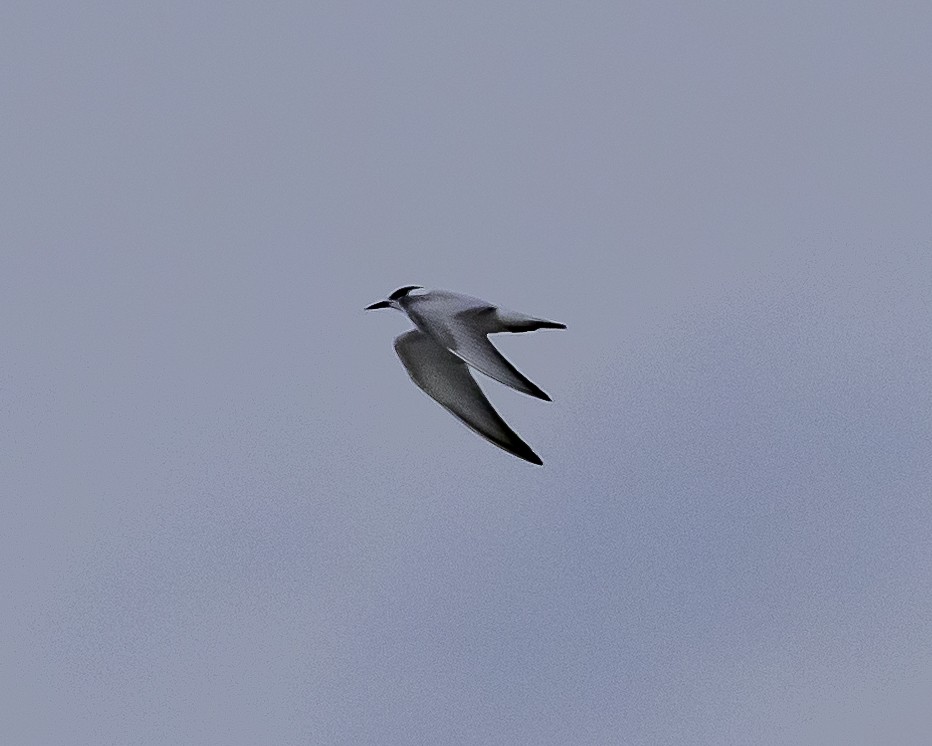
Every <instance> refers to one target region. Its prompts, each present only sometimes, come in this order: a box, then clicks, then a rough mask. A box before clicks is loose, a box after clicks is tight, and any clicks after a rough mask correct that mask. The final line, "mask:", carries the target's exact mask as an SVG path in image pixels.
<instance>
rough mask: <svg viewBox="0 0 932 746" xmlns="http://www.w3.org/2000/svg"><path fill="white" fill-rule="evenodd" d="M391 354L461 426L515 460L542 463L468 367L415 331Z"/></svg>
mask: <svg viewBox="0 0 932 746" xmlns="http://www.w3.org/2000/svg"><path fill="white" fill-rule="evenodd" d="M395 352H397V353H398V357H399V358H401V362H402V364H403V365H404V366H405V370H407V371H408V375H409V376H411V380H412V381H414V383H416V384H417V385H418V387H420V389H421V390H422V391H424V393H426V394H427V395H428V396H430V397H431V398H432V399H434V401H436V402H437V403H439V404H440V405H441V406H442V407H443V408H444V409H446V410H447V411H448V412H449V413H450V414H452V415H454V416H455V417H457V418H458V419H459V420H460V421H461V422H463V424H465V425H466V426H467V427H469V428H470V429H471V430H473V431H474V432H476V433H478V434H479V435H481V436H482V437H483V438H486V439H487V440H489V441H490V442H492V443H494V444H495V445H497V446H498V447H499V448H502V449H504V450H506V451H508V452H509V453H511V454H513V455H515V456H517V457H518V458H522V459H524V460H525V461H530V462H531V463H532V464H538V465H540V464H543V461H541V460H540V457H539V456H538V455H537V454H536V453H534V451H532V450H531V447H530V446H529V445H528V444H527V443H525V442H524V441H523V440H521V438H520V437H518V434H517V433H516V432H515V431H514V430H512V429H511V428H510V427H508V425H507V424H506V423H505V421H504V420H503V419H502V418H501V416H500V415H499V414H498V412H496V411H495V409H494V408H493V407H492V405H491V404H490V403H489V400H488V399H486V397H485V394H483V393H482V389H480V388H479V384H477V383H476V381H475V380H474V379H473V377H472V376H471V375H470V374H469V368H467V367H466V364H465V363H464V362H463V361H462V360H460V359H459V358H458V357H457V356H456V355H454V354H452V353H451V352H449V351H447V350H446V349H445V348H444V347H442V346H441V345H439V344H437V343H436V342H435V341H434V340H433V339H432V338H431V337H430V336H429V335H427V334H424V333H423V332H420V331H418V330H412V331H410V332H407V333H406V334H402V335H401V336H400V337H398V338H397V339H396V340H395Z"/></svg>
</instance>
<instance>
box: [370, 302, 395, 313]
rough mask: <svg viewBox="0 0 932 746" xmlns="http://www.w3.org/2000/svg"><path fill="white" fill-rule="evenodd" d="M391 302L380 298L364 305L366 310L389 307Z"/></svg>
mask: <svg viewBox="0 0 932 746" xmlns="http://www.w3.org/2000/svg"><path fill="white" fill-rule="evenodd" d="M391 305H392V304H391V303H389V302H388V301H387V300H380V301H379V302H378V303H373V304H372V305H371V306H366V310H367V311H374V310H375V309H376V308H391Z"/></svg>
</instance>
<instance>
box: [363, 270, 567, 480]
mask: <svg viewBox="0 0 932 746" xmlns="http://www.w3.org/2000/svg"><path fill="white" fill-rule="evenodd" d="M376 308H394V309H396V310H398V311H403V312H404V313H406V314H407V315H408V318H409V319H411V321H412V322H413V323H414V326H415V327H416V328H415V329H412V330H411V331H409V332H406V333H405V334H402V335H401V336H400V337H397V338H396V339H395V352H396V353H397V354H398V357H399V358H401V363H402V365H404V367H405V370H407V371H408V375H409V376H411V380H412V381H414V383H415V384H417V386H418V387H420V388H421V390H422V391H424V392H425V393H426V394H427V395H428V396H430V397H431V398H432V399H434V400H435V401H436V402H438V403H439V404H440V405H441V406H442V407H443V408H444V409H446V410H447V411H448V412H449V413H450V414H452V415H453V416H455V417H457V418H458V419H459V420H460V421H462V422H463V423H464V424H465V425H466V426H467V427H469V428H470V429H472V430H473V431H474V432H476V433H478V434H479V435H481V436H482V437H483V438H485V439H487V440H488V441H490V442H491V443H494V444H495V445H497V446H498V447H499V448H502V449H504V450H506V451H508V452H509V453H511V454H513V455H515V456H517V457H518V458H522V459H524V460H525V461H530V462H531V463H532V464H539V465H540V464H543V461H541V460H540V457H539V456H538V455H537V454H536V453H534V451H532V450H531V447H530V446H529V445H528V444H527V443H525V442H524V441H523V440H521V438H520V437H518V434H517V433H516V432H515V431H514V430H512V429H511V428H510V427H508V425H507V424H506V423H505V421H504V420H503V419H502V418H501V416H500V415H499V414H498V412H496V411H495V409H494V407H492V405H491V404H490V403H489V400H488V399H487V398H486V396H485V394H483V393H482V389H480V388H479V384H477V383H476V381H475V379H474V378H473V377H472V374H471V373H470V372H469V368H470V367H472V368H475V369H476V370H478V371H479V372H480V373H484V374H485V375H487V376H489V378H494V379H495V380H496V381H499V382H500V383H504V384H505V385H506V386H511V388H513V389H517V390H518V391H520V392H521V393H523V394H528V395H529V396H535V397H537V398H538V399H543V400H544V401H550V397H549V396H547V394H545V393H544V392H543V391H542V390H541V389H540V388H539V387H538V386H537V385H536V384H534V383H533V382H532V381H531V380H530V379H528V378H527V377H526V376H524V375H523V374H522V373H521V372H520V371H518V369H517V368H515V367H514V366H513V365H512V364H511V363H509V362H508V361H507V360H506V359H505V357H504V356H503V355H502V354H501V353H500V352H499V351H498V350H497V349H496V348H495V347H494V345H493V344H492V343H491V342H490V341H489V339H488V335H489V334H496V333H499V332H532V331H534V330H536V329H566V325H565V324H559V323H557V322H555V321H546V320H545V319H539V318H536V317H534V316H527V315H525V314H523V313H516V312H514V311H508V310H506V309H504V308H501V307H500V306H496V305H493V304H492V303H489V302H487V301H484V300H480V299H479V298H473V297H472V296H469V295H461V294H460V293H453V292H450V291H449V290H425V289H424V288H422V287H421V286H419V285H407V286H405V287H403V288H398V290H396V291H395V292H394V293H392V294H391V295H389V296H388V299H387V300H380V301H379V302H378V303H373V304H372V305H371V306H367V307H366V310H367V311H371V310H373V309H376Z"/></svg>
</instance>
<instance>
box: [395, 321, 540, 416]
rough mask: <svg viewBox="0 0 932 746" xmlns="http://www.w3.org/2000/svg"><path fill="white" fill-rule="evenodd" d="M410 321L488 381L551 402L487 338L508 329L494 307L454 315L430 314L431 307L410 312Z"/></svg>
mask: <svg viewBox="0 0 932 746" xmlns="http://www.w3.org/2000/svg"><path fill="white" fill-rule="evenodd" d="M408 315H409V316H411V320H412V321H414V323H415V324H417V326H418V327H419V328H421V329H423V330H424V331H425V332H427V333H428V334H430V335H431V336H432V337H433V338H434V339H435V340H436V341H437V342H438V343H440V344H441V345H443V346H444V347H446V348H447V349H448V350H449V351H450V352H452V353H453V354H454V355H456V356H457V357H458V358H460V359H461V360H463V361H465V362H466V363H468V364H469V365H471V366H472V367H473V368H475V369H476V370H478V371H480V372H481V373H485V375H487V376H488V377H489V378H494V379H495V380H496V381H498V382H499V383H504V384H505V385H506V386H511V388H513V389H515V390H517V391H520V392H521V393H523V394H529V395H530V396H536V397H537V398H538V399H543V400H544V401H550V397H549V396H547V394H546V393H544V391H543V390H542V389H541V388H540V387H539V386H538V385H537V384H535V383H534V382H533V381H531V380H530V379H529V378H528V377H527V376H525V375H524V374H523V373H521V371H519V370H518V369H517V368H515V366H513V365H512V364H511V363H510V362H508V360H507V359H506V358H505V356H504V355H502V353H500V352H499V351H498V350H497V349H496V348H495V345H493V344H492V343H491V342H490V341H489V338H488V336H487V335H488V334H490V333H492V332H504V331H509V329H508V328H507V327H506V326H504V325H503V324H502V323H501V322H500V321H499V320H498V317H497V309H496V308H495V306H490V305H486V306H479V307H474V308H467V309H465V310H461V311H457V312H455V313H443V314H441V313H431V312H430V308H429V307H424V306H423V305H421V304H419V305H414V306H410V307H409V308H408Z"/></svg>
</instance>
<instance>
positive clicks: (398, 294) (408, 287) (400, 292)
mask: <svg viewBox="0 0 932 746" xmlns="http://www.w3.org/2000/svg"><path fill="white" fill-rule="evenodd" d="M420 287H421V286H420V285H405V286H404V287H403V288H398V289H397V290H396V291H395V292H394V293H392V294H391V295H390V296H388V299H389V300H398V299H399V298H404V297H405V296H406V295H407V294H408V293H410V292H411V291H412V290H417V289H418V288H420Z"/></svg>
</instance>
